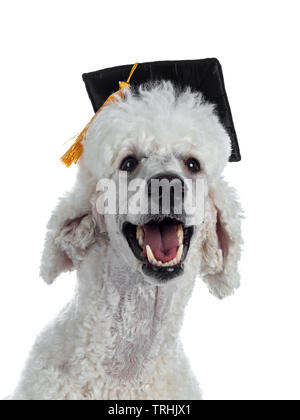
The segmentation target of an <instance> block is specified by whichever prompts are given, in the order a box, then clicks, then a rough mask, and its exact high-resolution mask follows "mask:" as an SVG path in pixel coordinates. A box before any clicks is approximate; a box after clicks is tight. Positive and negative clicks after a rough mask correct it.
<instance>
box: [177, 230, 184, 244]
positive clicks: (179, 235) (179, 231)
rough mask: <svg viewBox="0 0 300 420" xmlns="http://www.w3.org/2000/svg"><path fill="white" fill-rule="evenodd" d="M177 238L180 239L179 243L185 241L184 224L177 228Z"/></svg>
mask: <svg viewBox="0 0 300 420" xmlns="http://www.w3.org/2000/svg"><path fill="white" fill-rule="evenodd" d="M177 238H178V240H179V245H181V244H182V243H183V229H182V225H179V226H178V228H177Z"/></svg>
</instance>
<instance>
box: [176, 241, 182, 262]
mask: <svg viewBox="0 0 300 420" xmlns="http://www.w3.org/2000/svg"><path fill="white" fill-rule="evenodd" d="M182 252H183V245H182V244H181V245H180V247H179V248H178V251H177V254H176V259H177V260H178V262H179V261H180V260H181V257H182Z"/></svg>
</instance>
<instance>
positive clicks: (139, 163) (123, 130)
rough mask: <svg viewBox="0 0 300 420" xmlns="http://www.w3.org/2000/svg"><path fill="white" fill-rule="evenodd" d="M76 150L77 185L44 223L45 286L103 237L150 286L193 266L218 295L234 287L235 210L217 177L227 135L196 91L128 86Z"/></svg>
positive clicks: (225, 154) (74, 265) (227, 153)
mask: <svg viewBox="0 0 300 420" xmlns="http://www.w3.org/2000/svg"><path fill="white" fill-rule="evenodd" d="M83 146H84V151H83V155H82V157H81V159H80V164H79V167H80V169H79V173H78V179H77V183H76V186H75V189H74V191H73V192H71V193H70V194H69V195H68V196H67V197H65V198H64V199H62V200H61V202H60V204H59V206H58V207H57V209H56V210H55V212H54V214H53V216H52V218H51V220H50V222H49V225H48V228H49V230H48V234H47V239H46V246H45V251H44V255H43V260H42V267H41V274H42V276H43V277H44V279H45V280H46V281H47V282H48V283H51V282H52V281H53V280H54V279H55V278H56V277H57V275H58V274H59V273H60V272H61V271H67V270H72V269H74V268H78V267H79V265H80V263H81V261H82V260H83V258H84V257H85V255H86V252H88V250H89V249H90V247H91V246H93V244H94V243H95V242H96V241H101V238H102V237H103V236H105V237H106V238H108V241H109V244H110V246H112V248H113V249H114V251H115V253H116V256H117V257H119V258H120V259H122V260H123V262H124V264H125V265H126V266H127V267H128V269H130V270H135V271H139V272H141V273H142V274H143V276H144V278H145V280H146V281H147V282H150V283H153V284H162V283H165V282H168V281H173V280H174V281H176V278H178V277H180V276H181V275H183V274H184V272H185V269H186V267H188V266H189V265H193V266H194V267H196V268H197V270H200V274H202V276H203V278H204V280H205V281H206V282H207V283H208V284H209V286H210V289H211V291H212V292H213V293H214V294H216V295H217V296H219V297H223V296H226V295H228V294H230V293H231V292H232V291H233V290H234V289H235V288H236V287H237V286H238V285H239V277H238V272H237V262H238V259H239V254H240V244H241V235H240V207H239V205H238V203H237V201H236V198H235V195H234V191H233V190H232V189H231V188H229V187H228V186H227V185H226V184H225V183H224V181H223V180H222V179H221V173H222V171H223V169H224V167H225V165H226V163H227V161H228V158H229V156H230V152H231V147H230V139H229V137H228V135H227V133H226V131H225V129H224V128H223V126H222V125H221V123H220V122H219V119H218V117H217V115H216V114H215V111H214V106H213V105H212V104H208V103H205V102H204V101H203V99H202V96H201V94H199V93H193V92H191V91H190V90H189V89H187V90H185V91H181V92H178V91H176V89H175V88H174V87H173V85H172V84H171V83H170V82H161V83H159V84H156V85H151V86H150V85H149V86H143V87H140V88H139V92H138V95H136V94H135V93H134V92H133V91H131V90H130V89H129V90H128V91H127V92H126V95H125V99H124V100H119V101H117V102H115V103H113V104H110V105H109V106H106V107H105V108H103V109H102V110H101V112H100V113H99V114H98V115H97V117H96V118H95V120H94V121H93V123H92V124H91V126H90V127H89V130H88V132H87V138H86V141H85V142H84V144H83ZM164 185H165V187H166V188H165V189H164V188H163V187H164ZM198 185H200V188H199V189H198V188H197V186H198ZM109 187H111V190H110V192H109V194H108V191H109ZM110 197H112V202H111V203H110V205H111V207H109V206H108V208H107V207H106V209H105V211H103V210H104V207H105V205H106V204H107V201H108V199H109V198H110ZM164 197H166V201H164ZM187 202H189V203H190V204H191V203H192V202H193V203H194V205H193V206H192V207H193V208H192V211H190V210H191V209H188V210H189V211H188V210H187V208H186V203H187Z"/></svg>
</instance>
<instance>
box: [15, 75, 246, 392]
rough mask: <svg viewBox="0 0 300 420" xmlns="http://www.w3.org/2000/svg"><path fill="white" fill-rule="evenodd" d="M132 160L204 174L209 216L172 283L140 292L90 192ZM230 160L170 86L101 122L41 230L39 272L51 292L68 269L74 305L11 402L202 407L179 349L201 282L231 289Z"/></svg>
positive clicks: (129, 98) (213, 128) (201, 114)
mask: <svg viewBox="0 0 300 420" xmlns="http://www.w3.org/2000/svg"><path fill="white" fill-rule="evenodd" d="M128 152H134V153H140V154H141V153H142V154H143V156H144V157H148V160H147V165H148V169H147V170H148V171H150V170H153V171H154V170H157V169H159V168H160V167H161V165H162V164H163V165H164V168H165V167H166V168H170V169H172V170H173V171H176V172H178V173H181V174H182V171H183V169H182V167H181V166H180V159H179V157H180V156H182V155H184V156H186V155H191V154H192V155H194V156H196V157H198V159H199V160H200V162H201V165H202V167H203V174H204V176H205V177H206V179H207V183H208V195H207V200H206V216H205V220H204V223H203V225H202V226H201V228H199V229H198V230H197V232H196V234H195V235H194V236H193V239H192V243H191V247H190V251H189V255H188V257H187V260H186V264H185V272H184V276H183V277H181V278H180V279H179V280H178V281H177V280H176V279H175V280H174V281H171V282H170V283H167V284H164V285H154V284H151V283H149V282H148V281H146V280H145V278H144V276H143V274H142V272H141V270H140V266H139V265H138V264H139V263H138V262H137V261H135V260H134V259H133V255H132V253H131V251H130V250H129V247H128V245H127V243H126V242H125V241H124V238H122V235H121V233H120V231H119V229H118V225H113V224H112V222H111V220H110V219H108V218H107V219H105V220H101V221H99V220H97V218H96V217H95V209H94V205H95V191H96V184H97V182H98V180H99V179H101V178H103V177H111V178H113V177H114V176H115V174H116V173H117V172H118V165H119V163H120V160H121V159H122V158H123V157H124V156H125V155H126V154H127V153H128ZM229 155H230V140H229V138H228V135H227V134H226V132H225V130H224V128H223V127H222V125H221V124H220V122H219V120H218V118H217V116H216V114H215V113H214V107H213V105H211V104H207V103H205V102H203V100H202V97H201V95H200V94H196V93H192V92H191V91H190V90H186V91H185V92H181V93H178V92H176V90H175V89H174V87H173V86H172V84H171V83H169V82H163V83H160V84H157V85H155V86H145V87H142V88H140V91H139V95H138V96H137V95H135V94H134V93H133V92H131V91H130V90H128V91H127V93H126V97H125V100H124V101H121V100H120V101H117V102H116V103H114V104H111V105H109V106H107V107H105V108H104V109H103V110H102V111H101V112H100V113H99V115H98V116H97V118H96V119H95V120H94V122H93V124H92V125H91V127H90V129H89V130H88V135H87V140H86V142H85V143H84V153H83V156H82V158H81V160H80V165H79V173H78V178H77V182H76V185H75V188H74V190H73V191H72V192H71V193H69V194H68V195H67V196H65V197H63V198H62V199H61V201H60V203H59V205H58V207H57V208H56V210H55V211H54V213H53V215H52V217H51V219H50V222H49V224H48V233H47V238H46V242H45V249H44V254H43V258H42V264H41V275H42V277H43V278H44V280H45V281H46V282H47V283H49V284H51V283H52V282H53V281H54V280H55V278H56V277H57V276H58V275H59V274H60V273H61V272H62V271H69V270H73V269H76V270H77V275H78V285H77V288H76V292H75V296H74V299H73V301H72V302H71V303H70V304H69V305H67V307H66V308H64V309H63V310H62V312H61V313H60V315H59V316H58V318H57V319H56V320H55V321H54V322H53V323H52V324H50V325H49V326H48V327H47V328H46V329H45V331H44V332H43V333H42V334H41V335H40V336H39V337H38V339H37V341H36V343H35V345H34V347H33V349H32V352H31V354H30V357H29V360H28V362H27V364H26V367H25V369H24V372H23V375H22V378H21V380H20V383H19V385H18V387H17V389H16V391H15V393H14V394H13V396H12V397H11V398H12V399H29V400H30V399H31V400H33V399H34V400H41V399H49V400H56V399H61V400H65V399H69V400H74V399H76V400H77V399H79V400H83V399H199V398H201V394H200V391H199V388H198V384H197V382H196V380H195V378H194V376H193V374H192V372H191V370H190V367H189V364H188V361H187V360H186V357H185V355H184V353H183V350H182V346H181V343H180V341H179V338H178V337H179V331H180V327H181V324H182V320H183V315H184V309H185V306H186V304H187V302H188V300H189V298H190V296H191V293H192V290H193V286H194V282H195V280H196V277H197V275H198V274H201V275H202V276H203V279H204V281H205V282H206V283H207V284H208V286H209V288H210V291H211V292H212V293H213V294H215V295H216V296H218V297H220V298H222V297H225V296H227V295H229V294H231V293H232V292H233V290H234V289H235V288H237V287H238V286H239V275H238V270H237V264H238V260H239V257H240V246H241V233H240V214H241V210H240V206H239V204H238V202H237V201H236V198H235V193H234V191H233V189H231V188H230V187H228V186H227V184H226V183H225V182H224V181H223V180H222V179H221V178H220V176H221V173H222V171H223V169H224V167H225V165H226V162H227V161H228V157H229ZM166 157H168V158H166ZM145 165H146V164H145ZM151 165H152V166H151ZM103 227H104V228H103Z"/></svg>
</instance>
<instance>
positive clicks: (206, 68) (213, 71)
mask: <svg viewBox="0 0 300 420" xmlns="http://www.w3.org/2000/svg"><path fill="white" fill-rule="evenodd" d="M131 68H132V65H131V64H129V65H124V66H118V67H112V68H107V69H103V70H99V71H94V72H91V73H85V74H83V76H82V77H83V80H84V82H85V85H86V89H87V92H88V95H89V98H90V100H91V102H92V105H93V108H94V111H95V112H97V111H98V109H99V108H100V107H101V106H102V105H103V104H104V102H105V101H106V99H107V98H108V97H109V95H111V94H112V93H113V92H116V90H118V82H119V81H120V80H127V78H128V75H129V73H130V70H131ZM160 80H170V81H171V82H173V84H174V85H175V86H177V87H179V88H185V87H187V86H190V87H191V89H192V90H193V91H199V92H201V93H202V94H203V96H204V98H205V100H207V101H209V102H211V103H213V104H215V105H216V111H217V113H218V115H219V118H220V120H221V122H222V124H223V125H224V127H225V129H226V130H227V132H228V135H229V137H230V139H231V145H232V153H231V156H230V158H229V161H230V162H238V161H240V160H241V155H240V150H239V144H238V140H237V136H236V132H235V128H234V124H233V119H232V115H231V110H230V106H229V102H228V98H227V94H226V90H225V85H224V79H223V73H222V67H221V64H220V63H219V61H218V60H217V59H216V58H205V59H202V60H182V61H156V62H151V63H140V64H139V65H138V66H137V68H136V70H135V71H134V74H133V76H132V78H131V81H130V86H133V87H135V88H137V87H138V86H139V85H141V84H144V83H147V82H152V81H160Z"/></svg>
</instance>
